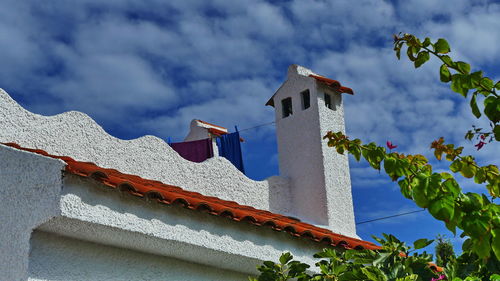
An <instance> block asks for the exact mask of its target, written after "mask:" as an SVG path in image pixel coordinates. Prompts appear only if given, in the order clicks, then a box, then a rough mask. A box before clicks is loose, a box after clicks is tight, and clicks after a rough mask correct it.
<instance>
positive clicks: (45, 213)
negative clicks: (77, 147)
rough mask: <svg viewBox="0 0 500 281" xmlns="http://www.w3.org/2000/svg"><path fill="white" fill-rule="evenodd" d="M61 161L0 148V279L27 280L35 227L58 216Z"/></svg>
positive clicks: (1, 146)
mask: <svg viewBox="0 0 500 281" xmlns="http://www.w3.org/2000/svg"><path fill="white" fill-rule="evenodd" d="M63 168H64V163H63V162H62V161H60V160H56V159H51V158H46V157H42V156H40V155H37V154H32V153H29V152H25V151H19V150H17V149H13V148H10V147H7V146H4V145H0V280H6V281H7V280H8V281H11V280H12V281H14V280H16V281H17V280H26V278H27V270H28V255H29V239H30V233H31V231H32V229H33V228H35V227H37V226H38V225H40V224H42V223H44V222H46V221H47V220H49V219H50V218H52V217H54V216H56V215H58V214H59V196H60V192H61V188H62V180H61V178H62V177H61V175H62V172H61V171H62V169H63Z"/></svg>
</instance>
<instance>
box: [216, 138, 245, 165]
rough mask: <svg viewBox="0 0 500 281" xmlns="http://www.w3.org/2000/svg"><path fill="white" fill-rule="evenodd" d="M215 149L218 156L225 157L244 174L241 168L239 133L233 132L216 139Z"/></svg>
mask: <svg viewBox="0 0 500 281" xmlns="http://www.w3.org/2000/svg"><path fill="white" fill-rule="evenodd" d="M217 147H218V148H219V156H222V157H225V158H226V159H227V160H229V161H230V162H231V163H233V165H234V166H235V167H236V168H238V170H240V171H241V172H242V173H245V169H244V167H243V156H242V155H241V144H240V133H238V132H235V133H231V134H227V135H222V136H220V137H219V138H217Z"/></svg>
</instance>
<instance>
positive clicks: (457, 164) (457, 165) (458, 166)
mask: <svg viewBox="0 0 500 281" xmlns="http://www.w3.org/2000/svg"><path fill="white" fill-rule="evenodd" d="M461 169H462V161H461V160H458V159H457V160H455V161H453V162H452V163H451V165H450V170H451V171H452V172H453V173H456V172H458V171H460V170H461Z"/></svg>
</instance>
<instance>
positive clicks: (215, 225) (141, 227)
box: [39, 175, 323, 274]
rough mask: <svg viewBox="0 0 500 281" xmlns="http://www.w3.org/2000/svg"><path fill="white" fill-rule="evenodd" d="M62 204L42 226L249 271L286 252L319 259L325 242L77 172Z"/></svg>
mask: <svg viewBox="0 0 500 281" xmlns="http://www.w3.org/2000/svg"><path fill="white" fill-rule="evenodd" d="M60 206H61V215H62V216H61V217H58V218H55V219H52V220H51V221H49V222H47V223H45V224H43V225H42V226H40V228H39V230H42V231H45V232H49V233H58V234H59V235H63V236H66V237H73V238H75V239H78V240H84V241H91V242H94V243H98V244H103V245H109V246H113V247H119V248H127V249H131V250H136V251H141V252H145V253H149V254H154V255H160V256H167V257H176V258H177V259H181V260H185V261H189V262H192V263H197V264H204V265H207V266H211V267H214V268H222V269H227V270H238V271H239V272H242V273H245V274H253V273H255V272H256V266H257V265H259V264H261V263H262V262H263V261H265V260H277V259H278V258H279V256H280V255H281V253H283V252H285V251H290V252H292V253H293V254H294V256H296V257H298V258H299V259H301V260H303V261H305V262H309V263H310V264H314V260H313V259H312V258H311V257H312V255H313V254H314V253H316V252H319V251H320V250H321V248H322V247H323V245H322V244H320V243H317V242H313V241H309V240H307V239H304V238H295V237H293V236H291V235H289V234H287V233H282V232H276V231H273V230H272V229H270V228H266V227H257V226H254V225H251V224H248V223H244V222H234V221H232V220H229V219H226V218H222V217H219V216H213V215H209V214H206V213H201V212H198V211H192V210H188V209H184V208H181V207H179V206H165V205H160V204H156V203H152V202H148V201H147V200H145V199H141V198H137V197H134V196H131V195H129V194H128V193H125V194H121V193H120V192H119V191H116V190H109V189H106V188H105V187H103V186H100V185H97V184H96V183H94V182H93V181H89V180H84V179H81V178H79V177H77V176H72V175H68V176H66V177H65V179H64V189H63V195H62V197H61V203H60Z"/></svg>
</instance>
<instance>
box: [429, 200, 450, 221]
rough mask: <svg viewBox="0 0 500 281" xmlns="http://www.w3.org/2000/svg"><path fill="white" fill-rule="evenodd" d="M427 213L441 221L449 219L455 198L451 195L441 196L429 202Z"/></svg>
mask: <svg viewBox="0 0 500 281" xmlns="http://www.w3.org/2000/svg"><path fill="white" fill-rule="evenodd" d="M429 213H431V215H432V216H433V217H434V218H436V219H438V220H442V221H449V220H450V219H451V218H452V217H453V214H454V213H455V200H454V198H453V197H452V196H442V197H439V198H437V199H435V200H434V201H432V202H431V203H430V204H429Z"/></svg>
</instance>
